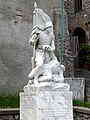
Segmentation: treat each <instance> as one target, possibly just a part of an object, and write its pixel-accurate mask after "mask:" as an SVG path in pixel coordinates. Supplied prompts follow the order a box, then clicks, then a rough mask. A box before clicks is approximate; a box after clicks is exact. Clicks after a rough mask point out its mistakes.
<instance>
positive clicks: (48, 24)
mask: <svg viewBox="0 0 90 120" xmlns="http://www.w3.org/2000/svg"><path fill="white" fill-rule="evenodd" d="M49 27H53V25H52V22H51V21H50V22H46V24H45V28H49Z"/></svg>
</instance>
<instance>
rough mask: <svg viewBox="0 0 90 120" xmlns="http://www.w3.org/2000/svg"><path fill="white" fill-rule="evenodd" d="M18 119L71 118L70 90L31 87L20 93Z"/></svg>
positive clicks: (51, 119) (55, 119)
mask: <svg viewBox="0 0 90 120" xmlns="http://www.w3.org/2000/svg"><path fill="white" fill-rule="evenodd" d="M20 120H73V108H72V92H71V91H64V90H61V91H60V90H59V89H49V87H44V89H39V88H37V87H35V86H33V87H31V89H30V92H22V93H20Z"/></svg>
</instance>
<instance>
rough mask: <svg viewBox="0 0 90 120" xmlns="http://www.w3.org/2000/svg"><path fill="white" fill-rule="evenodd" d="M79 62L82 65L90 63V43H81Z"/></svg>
mask: <svg viewBox="0 0 90 120" xmlns="http://www.w3.org/2000/svg"><path fill="white" fill-rule="evenodd" d="M79 63H80V64H81V65H83V64H90V46H89V45H88V44H85V43H82V44H80V52H79Z"/></svg>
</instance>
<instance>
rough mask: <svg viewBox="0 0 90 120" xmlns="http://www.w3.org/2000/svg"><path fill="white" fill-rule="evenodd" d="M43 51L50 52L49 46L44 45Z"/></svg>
mask: <svg viewBox="0 0 90 120" xmlns="http://www.w3.org/2000/svg"><path fill="white" fill-rule="evenodd" d="M43 49H44V50H47V51H51V46H49V45H45V46H43Z"/></svg>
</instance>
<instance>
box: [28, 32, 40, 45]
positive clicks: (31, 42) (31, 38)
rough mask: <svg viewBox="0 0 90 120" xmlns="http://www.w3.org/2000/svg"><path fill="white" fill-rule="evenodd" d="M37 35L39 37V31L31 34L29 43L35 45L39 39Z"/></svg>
mask: <svg viewBox="0 0 90 120" xmlns="http://www.w3.org/2000/svg"><path fill="white" fill-rule="evenodd" d="M37 37H38V35H37V33H34V34H33V35H31V36H30V40H29V44H30V45H34V42H36V41H37Z"/></svg>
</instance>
